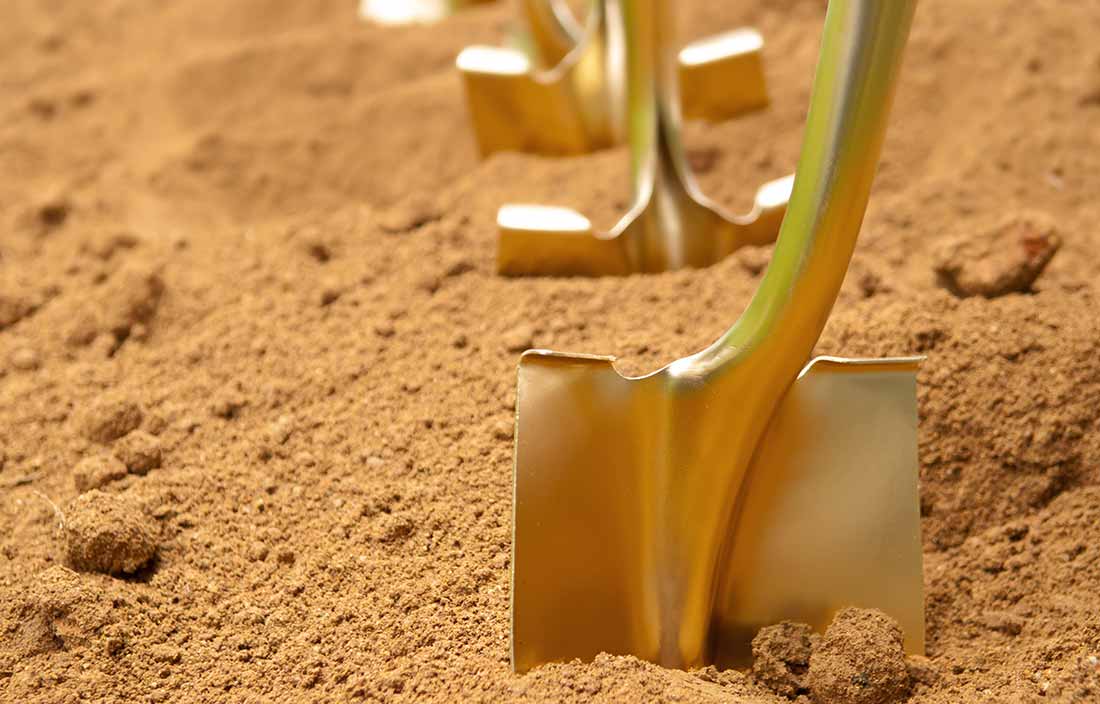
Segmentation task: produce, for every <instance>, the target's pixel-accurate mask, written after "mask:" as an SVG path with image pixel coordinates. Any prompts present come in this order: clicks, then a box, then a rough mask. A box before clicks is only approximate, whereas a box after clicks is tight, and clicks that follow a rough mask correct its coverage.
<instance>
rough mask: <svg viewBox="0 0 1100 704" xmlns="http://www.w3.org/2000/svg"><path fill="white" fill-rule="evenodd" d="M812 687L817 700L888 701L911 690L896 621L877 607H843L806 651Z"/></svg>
mask: <svg viewBox="0 0 1100 704" xmlns="http://www.w3.org/2000/svg"><path fill="white" fill-rule="evenodd" d="M808 684H809V688H810V692H811V693H812V694H813V698H814V700H815V701H817V702H819V704H891V703H892V702H898V701H901V700H902V699H903V698H904V697H905V696H906V693H907V692H908V691H909V670H908V667H907V665H906V661H905V652H904V650H903V649H902V633H901V628H899V627H898V624H897V622H896V621H894V620H893V619H892V618H890V617H889V616H887V615H886V614H884V613H882V612H881V611H878V610H876V609H857V608H846V609H843V610H841V611H840V612H839V613H837V615H836V616H835V617H834V618H833V622H832V623H831V624H829V628H828V629H826V631H825V635H824V636H822V638H821V642H820V643H819V644H818V645H817V646H816V647H815V648H814V652H813V655H812V656H810V671H809V677H808Z"/></svg>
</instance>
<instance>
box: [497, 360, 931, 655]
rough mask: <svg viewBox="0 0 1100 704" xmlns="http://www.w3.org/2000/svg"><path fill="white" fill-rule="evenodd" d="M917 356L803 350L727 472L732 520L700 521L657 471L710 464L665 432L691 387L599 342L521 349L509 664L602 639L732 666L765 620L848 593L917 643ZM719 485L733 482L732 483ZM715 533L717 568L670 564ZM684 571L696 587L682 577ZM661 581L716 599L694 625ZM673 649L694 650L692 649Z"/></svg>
mask: <svg viewBox="0 0 1100 704" xmlns="http://www.w3.org/2000/svg"><path fill="white" fill-rule="evenodd" d="M916 366H917V361H916V360H913V359H907V360H830V359H824V360H815V361H814V362H812V363H811V364H810V365H808V366H807V368H806V369H805V370H804V372H803V373H802V374H801V375H800V376H799V378H798V380H796V381H795V382H794V383H793V384H792V386H791V388H790V389H789V390H788V391H787V393H786V394H785V395H784V397H783V398H782V400H781V401H780V403H779V405H778V407H777V408H776V410H775V412H774V413H773V415H772V421H771V424H770V426H769V429H768V430H767V431H766V432H765V434H764V436H763V439H762V441H761V444H760V446H759V447H758V448H757V452H756V453H755V455H754V458H753V460H752V462H751V463H750V465H749V468H748V471H747V472H745V474H744V479H743V480H742V479H738V478H734V479H733V480H732V481H734V482H735V483H736V482H739V483H740V485H739V486H735V487H734V488H735V491H734V492H733V494H732V495H735V496H737V500H736V504H737V505H736V507H735V508H734V510H733V511H731V512H730V515H731V516H733V518H732V520H731V521H730V522H729V525H728V527H727V528H726V529H724V530H723V531H719V532H720V533H722V534H721V535H717V536H706V535H700V534H698V533H693V532H692V530H693V527H694V526H697V525H698V523H697V522H694V521H693V520H692V507H691V506H675V507H673V508H672V509H670V506H669V503H668V501H667V499H668V495H667V494H666V493H665V491H664V490H659V489H658V488H657V487H659V486H666V487H668V486H669V485H668V484H667V483H666V480H667V479H668V477H665V478H664V479H663V480H662V479H660V478H658V477H656V476H654V474H655V473H657V472H661V471H665V470H670V471H672V472H673V475H672V481H676V479H675V477H676V476H683V477H688V476H699V475H707V476H710V475H712V474H713V469H714V468H713V467H694V466H692V460H693V459H695V458H699V457H704V456H706V453H701V452H697V451H695V450H694V449H693V448H692V447H686V446H684V444H683V443H682V442H678V441H677V439H674V438H670V437H669V434H668V433H667V432H666V431H667V430H668V429H669V428H671V427H675V426H676V421H675V418H674V417H675V416H676V414H677V409H678V408H680V407H681V404H682V403H688V402H687V401H684V400H683V397H684V396H686V395H687V393H685V391H684V390H683V389H678V388H677V387H676V386H675V384H670V383H668V379H667V377H662V373H658V374H655V375H652V376H649V377H644V378H641V379H627V378H624V377H623V376H621V375H620V374H618V372H617V371H615V369H614V367H613V366H612V360H611V358H608V357H593V356H571V355H559V354H553V353H546V352H529V353H527V354H525V355H524V357H523V359H522V360H521V363H520V369H519V388H518V395H517V428H516V465H515V487H514V491H515V497H514V520H513V526H514V535H513V560H512V566H513V567H512V569H513V572H512V661H513V666H514V668H515V669H516V671H519V672H524V671H526V670H528V669H530V668H532V667H534V666H537V665H540V664H543V663H546V662H556V661H565V660H571V659H574V658H580V659H591V658H593V657H595V656H596V655H597V654H599V653H601V652H609V653H614V654H632V655H635V656H637V657H639V658H642V659H646V660H650V661H653V662H657V663H659V664H663V665H666V666H674V667H679V666H685V665H693V666H694V665H701V664H705V663H708V662H713V663H717V664H719V665H722V666H736V665H743V664H745V663H746V658H747V656H748V654H749V648H750V643H751V639H752V637H753V636H754V635H755V632H756V630H757V629H758V628H760V627H762V626H765V625H768V624H771V623H776V622H778V621H782V620H786V619H796V620H803V621H807V622H809V623H811V624H812V625H814V626H815V627H817V628H819V629H821V628H823V627H824V626H825V625H827V623H828V621H829V620H830V619H831V617H832V615H833V613H835V611H837V610H839V609H840V608H843V607H844V606H849V605H858V606H866V607H875V608H880V609H882V610H884V611H886V612H887V613H888V614H890V615H892V616H893V617H894V618H896V619H897V620H898V621H899V622H900V623H901V625H902V628H903V630H904V632H905V635H906V647H907V649H908V650H909V651H911V652H920V651H921V650H922V649H923V596H922V575H921V544H920V517H919V506H918V494H917V457H916V392H915V389H916V383H915V372H916ZM703 386H704V387H705V386H707V384H706V383H704V384H703ZM716 386H717V385H716ZM690 393H696V394H698V393H702V394H704V396H705V397H706V399H707V400H706V403H705V404H704V405H705V407H710V408H714V409H716V410H718V411H719V412H723V411H720V410H719V409H724V408H731V407H737V406H736V404H735V403H733V404H731V403H729V402H728V401H729V400H730V399H722V398H720V396H721V395H723V394H725V393H726V392H725V391H724V390H722V389H720V388H718V389H717V390H715V389H710V390H708V389H702V390H701V391H700V389H699V388H696V389H694V390H692V391H691V392H690ZM711 393H714V394H715V395H714V396H713V397H711V396H710V394H711ZM695 407H696V408H697V407H698V406H695ZM707 424H708V426H709V424H710V420H708V421H707ZM690 444H691V443H688V445H690ZM656 457H666V458H670V461H667V462H655V461H654V458H656ZM661 468H663V469H661ZM720 479H722V478H719V480H716V484H718V483H719V481H720ZM714 493H715V495H716V496H721V495H729V491H728V487H725V486H717V485H716V486H715V487H714ZM702 513H705V511H700V514H702ZM681 514H683V515H681ZM680 531H683V535H675V533H678V532H680ZM715 541H717V543H719V544H720V545H721V546H723V547H722V549H721V551H720V553H721V555H722V558H721V559H720V560H719V562H718V566H717V569H715V571H714V574H713V577H712V578H711V579H710V580H709V581H706V583H702V582H694V581H689V580H684V579H683V574H682V572H677V570H678V569H682V568H683V566H684V565H692V564H695V565H697V564H699V560H703V559H706V558H705V557H704V555H707V554H713V552H714V544H713V543H714V542H715ZM704 542H706V543H707V544H703V543H704ZM696 554H697V555H698V559H695V558H693V557H692V555H696ZM682 584H690V585H691V588H692V589H698V590H700V591H701V592H706V593H700V594H689V593H684V592H683V591H682V590H681V591H677V588H678V585H682ZM670 585H672V586H671V587H670ZM669 594H675V595H676V596H675V600H674V601H677V602H680V601H693V602H698V603H703V604H711V606H710V607H709V614H710V615H709V617H707V618H706V619H705V623H706V625H705V627H703V628H694V627H684V626H683V624H684V622H683V621H681V620H679V612H680V610H681V609H682V606H683V604H682V603H670V601H669V597H668V595H669ZM687 641H693V642H687ZM669 643H675V646H676V647H675V649H670V648H669V647H668V644H669ZM674 652H681V653H692V652H698V653H702V654H703V656H702V658H701V661H699V660H698V659H695V658H692V659H690V660H688V661H685V660H684V659H682V658H677V657H676V656H675V655H670V653H674Z"/></svg>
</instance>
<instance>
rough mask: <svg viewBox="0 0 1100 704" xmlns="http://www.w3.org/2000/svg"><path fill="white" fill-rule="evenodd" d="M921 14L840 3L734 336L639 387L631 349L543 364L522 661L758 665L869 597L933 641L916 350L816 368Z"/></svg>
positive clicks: (531, 369)
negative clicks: (783, 197) (760, 274)
mask: <svg viewBox="0 0 1100 704" xmlns="http://www.w3.org/2000/svg"><path fill="white" fill-rule="evenodd" d="M658 4H659V3H657V2H656V1H655V0H633V1H631V0H623V2H622V3H621V6H622V11H623V15H624V17H625V18H626V19H627V25H628V26H629V25H630V23H631V22H632V21H633V22H635V23H636V24H637V25H640V26H641V27H642V28H643V29H641V30H639V31H641V32H643V33H649V32H655V31H657V25H659V24H660V23H659V22H658V21H657V18H659V17H660V14H659V13H658V12H656V10H658V9H659V8H658V7H656V5H658ZM914 6H915V0H832V2H830V4H829V9H828V13H827V17H826V21H825V30H824V37H823V41H822V48H821V57H820V60H819V63H818V70H817V75H816V78H815V82H814V91H813V97H812V99H811V105H810V113H809V117H808V120H807V125H806V133H805V138H804V143H803V148H802V156H801V159H800V162H799V167H798V171H797V176H796V178H795V182H794V189H793V193H792V196H791V204H790V209H789V212H788V214H787V217H786V219H785V220H784V222H783V225H782V229H781V232H780V236H779V240H778V243H777V245H776V248H775V253H774V255H773V260H772V262H771V264H770V266H769V267H768V271H767V273H766V274H765V276H764V279H763V281H762V282H761V285H760V288H759V290H758V291H757V293H756V295H755V296H754V297H753V299H752V301H751V302H750V303H749V305H748V307H747V308H746V310H745V312H744V313H743V314H742V316H741V317H740V318H739V319H738V321H737V322H736V323H735V324H734V325H733V326H732V327H731V328H730V329H729V331H728V332H726V334H725V335H723V336H722V337H721V338H720V339H719V340H717V341H716V342H715V343H714V344H713V345H711V346H710V347H708V348H707V349H705V350H703V351H702V352H699V353H698V354H695V355H692V356H690V357H687V358H684V359H681V360H678V361H676V362H674V363H672V364H670V365H669V366H668V367H665V368H664V369H662V370H660V371H658V372H656V373H654V374H651V375H648V376H645V377H639V378H626V377H623V376H622V375H620V374H619V373H618V372H617V371H616V370H615V369H614V367H613V365H612V362H613V360H612V359H611V358H609V357H597V356H592V355H569V354H560V353H555V352H549V351H545V350H535V351H529V352H527V353H525V354H524V355H523V357H522V358H521V360H520V365H519V378H518V382H519V385H518V395H517V409H516V458H515V460H516V462H515V499H514V512H515V513H514V535H513V560H512V565H513V573H512V660H513V666H514V667H515V669H516V670H517V671H525V670H527V669H529V668H531V667H533V666H535V665H538V664H540V663H544V662H549V661H556V660H567V659H571V658H589V657H592V656H594V655H596V654H597V653H599V652H601V651H606V652H611V653H631V654H634V655H637V656H639V657H642V658H645V659H648V660H651V661H654V662H657V663H660V664H663V665H666V666H671V667H694V666H700V665H704V664H708V663H715V662H716V663H719V664H722V665H733V664H738V663H742V662H743V661H744V656H745V654H746V652H747V649H748V645H749V640H750V639H751V637H752V634H753V632H754V631H755V629H756V628H757V627H759V626H760V625H763V624H766V623H773V622H776V621H780V620H783V619H786V618H795V619H804V620H807V621H810V622H811V623H814V624H816V625H818V626H821V625H823V624H824V623H825V622H826V621H827V620H828V618H829V617H830V616H831V615H832V613H833V612H834V611H835V610H836V609H838V608H840V607H842V606H845V605H850V604H859V605H863V606H874V607H878V608H882V609H883V610H885V611H887V612H888V613H890V614H891V615H893V616H894V617H895V618H897V619H898V620H899V622H900V623H901V624H902V625H903V628H904V630H905V635H906V646H907V647H908V648H909V649H910V650H911V651H914V652H918V651H920V649H921V648H922V647H923V599H922V583H921V551H920V523H919V514H918V503H917V488H916V487H917V464H916V433H915V428H916V401H915V377H914V372H915V368H916V360H912V359H900V360H835V359H819V360H815V361H814V362H811V363H809V364H808V361H809V357H810V354H811V352H812V350H813V347H814V345H815V344H816V342H817V338H818V336H819V335H820V333H821V330H822V328H823V327H824V325H825V321H826V318H827V317H828V314H829V311H830V309H831V308H832V305H833V303H834V301H835V300H836V295H837V292H838V290H839V288H840V284H841V281H842V280H843V278H844V274H845V271H846V269H847V265H848V261H849V259H850V257H851V253H852V249H853V247H854V245H855V242H856V238H857V236H858V233H859V229H860V225H861V223H862V219H863V213H864V210H865V208H866V204H867V199H868V196H869V193H870V188H871V182H872V180H873V176H874V171H875V165H876V162H877V159H878V154H879V152H880V149H881V144H882V139H883V136H884V132H885V128H886V122H887V115H888V110H889V104H890V101H891V98H892V94H893V87H894V84H895V79H896V76H897V73H898V70H899V68H900V64H901V56H902V52H903V48H904V44H905V39H906V36H907V34H908V28H909V24H910V20H911V18H912V12H913V9H914ZM649 13H652V14H649ZM647 17H648V18H649V19H647ZM655 22H656V24H654V23H655ZM638 119H640V120H641V121H646V120H650V121H652V120H655V119H656V117H655V116H652V115H651V116H648V117H647V116H645V115H642V116H640V117H639V118H638ZM555 217H556V218H557V219H558V220H557V221H558V224H559V225H560V228H561V229H563V230H570V229H571V228H572V229H573V230H578V229H580V225H581V223H580V222H579V221H573V220H572V217H573V214H569V213H568V211H565V212H564V213H557V214H556V215H555ZM657 234H660V232H657Z"/></svg>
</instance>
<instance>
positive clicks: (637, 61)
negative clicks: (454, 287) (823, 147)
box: [460, 0, 791, 276]
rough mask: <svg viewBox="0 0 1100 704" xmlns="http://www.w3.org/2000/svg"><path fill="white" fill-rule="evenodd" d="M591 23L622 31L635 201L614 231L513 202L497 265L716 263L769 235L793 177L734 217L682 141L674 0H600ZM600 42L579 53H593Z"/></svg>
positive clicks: (589, 271)
mask: <svg viewBox="0 0 1100 704" xmlns="http://www.w3.org/2000/svg"><path fill="white" fill-rule="evenodd" d="M589 21H590V22H595V23H599V24H603V23H606V24H607V26H608V27H609V28H610V31H609V33H608V36H609V37H612V38H617V39H614V41H611V42H610V43H609V48H607V49H606V52H605V53H606V57H604V59H603V60H611V61H621V62H622V64H623V70H622V71H621V72H620V73H621V75H622V76H623V85H622V91H623V93H624V94H625V99H626V100H625V104H626V106H627V110H626V115H627V120H626V132H627V136H628V143H629V145H630V154H631V174H632V178H633V187H634V203H633V204H632V206H631V208H630V210H629V211H628V212H627V213H626V215H625V216H624V217H623V218H622V219H621V220H620V221H619V222H618V223H617V224H616V225H615V226H614V227H613V228H612V229H611V230H610V231H609V232H597V231H595V230H593V229H592V227H591V226H590V225H589V226H586V227H584V228H581V227H579V226H578V227H574V228H568V229H562V228H559V227H557V226H556V225H555V224H554V222H553V221H551V220H548V218H547V214H548V213H549V212H551V211H550V210H548V209H547V208H545V207H543V206H529V205H518V204H513V205H507V206H505V207H504V208H502V209H501V211H500V213H499V214H498V218H497V224H498V229H499V239H498V247H497V271H498V272H500V273H502V274H505V275H510V276H518V275H593V276H598V275H622V274H628V273H631V272H655V271H666V270H669V269H678V268H683V267H703V266H708V265H710V264H713V263H714V262H716V261H719V260H720V259H722V258H724V257H726V256H727V255H729V254H730V253H731V252H733V251H734V250H736V249H738V248H739V247H742V246H744V245H747V244H764V243H768V242H771V241H772V240H773V239H774V238H775V235H776V233H777V232H778V230H779V225H780V223H781V222H782V220H783V214H784V212H785V210H786V204H787V199H788V196H789V192H790V184H791V178H790V177H787V178H784V179H779V180H777V181H773V182H771V183H768V184H765V185H764V186H763V187H761V188H760V189H759V190H758V191H757V194H756V198H755V203H754V207H753V209H752V211H750V212H749V213H747V214H744V215H733V214H730V213H727V212H726V211H725V210H724V209H722V208H721V207H719V206H718V205H717V204H715V203H713V202H712V201H710V200H709V199H708V198H706V197H705V196H704V195H703V194H702V193H701V192H700V190H699V188H698V186H696V184H695V181H694V179H693V178H692V176H691V173H690V169H689V168H688V166H687V163H686V160H685V158H684V150H683V146H682V144H681V142H680V111H679V100H678V98H677V94H678V81H677V76H676V63H675V61H674V57H673V53H672V45H671V37H672V36H673V34H674V26H673V11H672V5H671V3H669V2H667V0H662V1H660V2H658V1H655V0H653V1H650V2H644V3H639V2H629V1H626V0H623V1H622V2H619V1H617V0H608V2H606V3H597V4H596V5H594V10H593V14H592V15H590V17H589ZM590 36H591V35H590ZM718 44H722V42H718ZM594 46H595V45H591V46H590V47H589V48H585V47H584V46H582V48H580V49H579V51H581V52H585V51H594V50H595V49H594V48H593V47H594ZM600 46H601V47H602V45H600ZM600 51H601V52H604V48H601V49H600ZM708 51H710V50H708V49H705V48H704V49H703V50H701V52H700V54H699V56H698V57H697V59H696V60H698V61H699V62H700V64H706V63H707V59H706V56H707V55H708ZM712 53H713V52H712ZM719 53H721V51H720V50H719ZM601 56H603V54H602V53H601ZM461 60H462V57H460V61H461ZM517 65H518V64H517ZM720 74H721V71H717V73H715V74H714V75H711V76H709V77H707V76H706V75H704V74H703V73H700V78H699V79H698V85H700V86H704V87H705V86H709V85H710V82H712V81H714V80H716V77H718V76H720ZM594 75H596V76H599V75H602V74H598V73H597V74H594ZM704 92H705V91H704ZM525 106H526V107H525V108H524V109H525V110H530V111H531V113H530V114H532V115H541V116H542V119H544V120H546V121H548V122H555V124H557V125H558V126H559V129H560V133H559V134H560V136H561V138H562V139H566V138H574V139H575V140H576V141H577V143H578V144H580V143H581V142H583V133H584V126H583V125H580V124H573V125H571V126H566V125H565V122H566V121H567V119H568V116H569V115H570V114H571V113H568V112H566V113H559V112H555V111H553V110H551V109H550V108H549V107H548V106H547V105H545V104H538V103H536V102H532V103H529V104H525ZM522 122H523V121H522V120H517V121H516V122H515V123H514V124H522ZM483 124H488V123H487V122H483ZM494 129H505V127H504V126H494ZM553 210H555V211H561V212H566V211H565V209H561V208H555V209H553ZM568 212H570V213H571V215H570V216H569V219H570V220H572V221H573V222H575V223H578V225H579V223H586V222H587V219H586V218H585V217H584V216H583V215H582V214H580V213H576V212H574V211H568Z"/></svg>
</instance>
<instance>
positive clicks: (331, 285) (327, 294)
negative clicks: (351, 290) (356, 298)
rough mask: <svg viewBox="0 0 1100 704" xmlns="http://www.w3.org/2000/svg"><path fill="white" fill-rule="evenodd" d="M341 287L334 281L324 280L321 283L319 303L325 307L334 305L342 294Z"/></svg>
mask: <svg viewBox="0 0 1100 704" xmlns="http://www.w3.org/2000/svg"><path fill="white" fill-rule="evenodd" d="M343 292H344V290H343V287H342V286H340V282H338V281H336V280H335V279H324V280H323V281H321V289H320V296H319V299H320V303H321V305H322V306H327V305H330V304H332V303H335V302H336V301H337V299H339V298H340V296H341V294H343Z"/></svg>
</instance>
